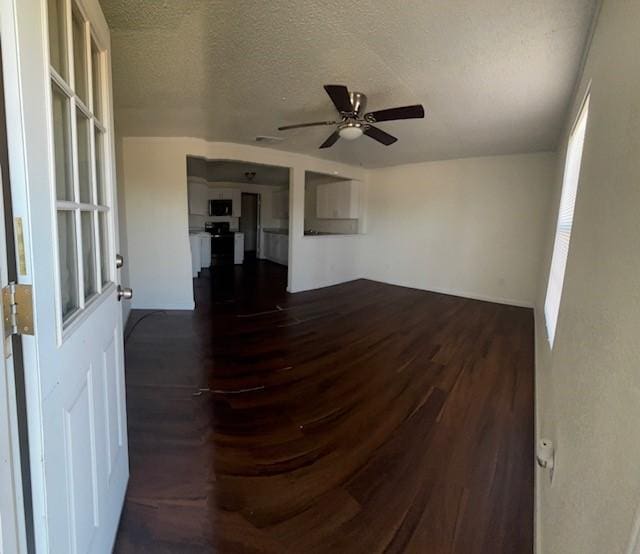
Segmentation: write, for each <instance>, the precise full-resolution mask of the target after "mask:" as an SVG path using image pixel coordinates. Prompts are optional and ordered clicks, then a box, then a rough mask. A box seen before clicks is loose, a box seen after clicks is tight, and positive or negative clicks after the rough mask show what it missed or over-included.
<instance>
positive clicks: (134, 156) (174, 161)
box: [122, 137, 367, 309]
mask: <svg viewBox="0 0 640 554" xmlns="http://www.w3.org/2000/svg"><path fill="white" fill-rule="evenodd" d="M122 152H123V156H122V158H123V179H124V193H125V202H126V225H127V237H128V245H129V258H130V268H129V273H130V280H131V286H132V287H133V288H134V299H133V303H132V307H133V308H165V309H192V308H193V305H194V302H193V292H192V288H193V287H192V277H191V261H190V252H189V242H188V226H189V221H188V206H187V174H186V157H187V156H188V155H191V156H200V157H203V158H208V159H224V160H237V161H248V162H254V163H262V164H267V165H277V166H281V167H288V168H290V171H291V188H290V191H291V194H290V198H289V205H290V216H289V283H288V290H289V291H290V292H297V291H300V290H307V289H313V288H317V287H321V286H326V285H330V284H336V283H339V282H342V281H348V280H351V279H356V278H358V277H361V273H360V265H359V264H357V262H356V260H357V259H358V255H359V254H358V245H357V243H356V242H354V241H353V240H352V239H353V237H330V238H327V239H325V240H330V241H332V242H331V246H328V245H329V243H328V242H327V243H326V244H324V245H323V244H321V243H317V244H316V243H314V242H313V241H314V240H315V241H317V240H320V239H317V238H310V237H304V236H303V229H304V185H305V180H304V175H305V171H307V170H309V171H315V172H317V173H324V174H330V175H331V174H333V175H338V176H340V177H343V178H346V179H356V180H360V181H366V179H367V172H366V171H365V170H364V169H362V168H359V167H353V166H348V165H344V164H339V163H334V162H329V161H326V160H320V159H317V158H313V157H310V156H304V155H301V154H292V153H288V152H282V151H280V150H272V149H269V148H259V147H255V146H246V145H240V144H231V143H211V142H206V141H204V140H200V139H190V138H158V137H156V138H153V137H151V138H143V137H126V138H124V139H123V144H122ZM332 267H333V268H334V271H332V270H331V269H330V268H332Z"/></svg>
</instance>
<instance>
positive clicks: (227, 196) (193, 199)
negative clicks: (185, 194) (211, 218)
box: [188, 177, 242, 217]
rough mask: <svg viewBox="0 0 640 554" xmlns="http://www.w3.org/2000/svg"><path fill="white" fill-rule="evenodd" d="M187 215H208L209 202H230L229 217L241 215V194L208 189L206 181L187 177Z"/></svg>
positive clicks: (235, 191) (225, 190)
mask: <svg viewBox="0 0 640 554" xmlns="http://www.w3.org/2000/svg"><path fill="white" fill-rule="evenodd" d="M188 187H189V213H190V214H191V215H205V216H208V215H209V200H231V201H232V211H231V217H241V215H242V192H241V191H239V190H235V189H214V188H210V187H209V185H208V184H207V182H206V181H204V180H203V179H199V178H198V177H189V181H188Z"/></svg>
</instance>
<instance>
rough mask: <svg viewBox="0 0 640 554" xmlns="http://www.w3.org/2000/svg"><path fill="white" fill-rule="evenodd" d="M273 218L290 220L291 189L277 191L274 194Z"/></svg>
mask: <svg viewBox="0 0 640 554" xmlns="http://www.w3.org/2000/svg"><path fill="white" fill-rule="evenodd" d="M271 216H272V217H273V218H275V219H289V189H282V190H276V191H275V192H274V193H273V207H272V209H271Z"/></svg>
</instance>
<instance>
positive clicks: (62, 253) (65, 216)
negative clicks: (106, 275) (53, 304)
mask: <svg viewBox="0 0 640 554" xmlns="http://www.w3.org/2000/svg"><path fill="white" fill-rule="evenodd" d="M58 257H59V262H60V297H61V300H62V320H63V321H64V320H65V319H67V318H68V317H69V316H70V315H71V314H73V313H74V312H75V311H76V310H77V309H78V305H79V303H78V263H77V259H76V230H75V217H74V212H73V211H64V210H61V211H58Z"/></svg>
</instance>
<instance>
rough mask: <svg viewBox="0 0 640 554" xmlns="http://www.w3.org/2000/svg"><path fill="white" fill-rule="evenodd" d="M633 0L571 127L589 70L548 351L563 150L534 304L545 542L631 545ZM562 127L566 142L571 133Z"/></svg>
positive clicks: (639, 216)
mask: <svg viewBox="0 0 640 554" xmlns="http://www.w3.org/2000/svg"><path fill="white" fill-rule="evenodd" d="M638 36H640V2H637V1H623V0H613V1H606V2H604V3H603V7H602V12H601V14H600V18H599V21H598V24H597V26H596V30H595V34H594V36H593V41H592V45H591V49H590V52H589V55H588V58H587V62H586V65H585V69H584V74H583V76H582V79H581V82H580V84H579V87H578V92H577V94H576V97H575V99H574V101H573V106H572V109H571V116H570V117H569V118H568V120H567V129H568V128H569V126H570V125H571V123H572V121H573V120H574V118H575V115H576V113H577V111H578V109H579V105H580V103H581V101H582V98H583V97H584V94H585V91H586V89H587V86H588V83H589V81H592V86H591V100H590V111H589V121H588V124H587V132H586V138H585V146H584V155H583V161H582V169H581V175H580V183H579V188H578V195H577V202H576V209H575V215H574V225H573V232H572V236H571V244H570V250H569V258H568V263H567V269H566V277H565V282H564V289H563V293H562V302H561V305H560V314H559V320H558V326H557V331H556V337H555V342H554V347H553V351H550V349H549V344H548V342H547V339H546V333H545V325H544V315H543V306H544V294H545V291H546V285H547V274H548V269H549V262H550V259H551V252H552V247H553V231H554V229H553V228H554V227H555V221H556V217H557V210H558V204H559V193H560V182H561V177H562V175H561V173H562V164H563V163H564V155H562V156H560V159H559V160H558V170H557V175H558V178H557V182H556V192H555V195H554V201H553V204H552V207H551V210H550V218H549V219H550V225H549V233H548V236H547V240H546V256H545V260H546V261H545V263H544V266H543V267H544V272H543V273H544V275H543V276H542V278H541V279H540V282H539V287H538V292H539V296H538V303H537V309H536V361H537V376H536V382H537V398H538V405H537V408H538V417H537V426H538V433H539V435H540V436H546V437H549V438H551V439H552V440H554V442H555V443H556V448H557V458H556V470H555V474H554V480H553V484H550V483H549V480H548V476H547V475H546V474H545V473H542V472H541V471H540V470H539V472H538V493H539V494H538V509H539V512H538V534H537V538H538V552H539V553H540V554H542V553H544V554H603V553H607V554H622V553H625V552H627V550H626V549H627V544H628V542H629V539H630V535H631V530H632V526H633V518H634V514H635V513H636V509H637V508H638V507H639V506H640V424H639V422H640V338H639V337H640V292H639V291H640V240H639V237H640V56H639V55H638ZM566 140H567V138H566V136H565V138H564V140H563V145H566Z"/></svg>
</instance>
